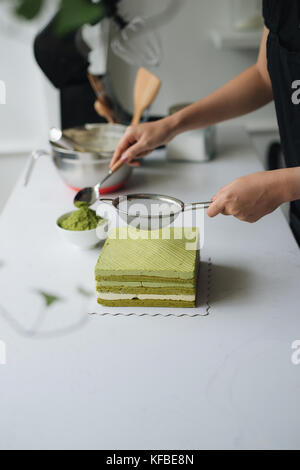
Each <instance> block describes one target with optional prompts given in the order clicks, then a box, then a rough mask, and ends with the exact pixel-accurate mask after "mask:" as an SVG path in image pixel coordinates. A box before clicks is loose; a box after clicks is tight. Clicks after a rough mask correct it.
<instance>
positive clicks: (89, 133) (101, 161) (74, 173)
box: [25, 124, 132, 194]
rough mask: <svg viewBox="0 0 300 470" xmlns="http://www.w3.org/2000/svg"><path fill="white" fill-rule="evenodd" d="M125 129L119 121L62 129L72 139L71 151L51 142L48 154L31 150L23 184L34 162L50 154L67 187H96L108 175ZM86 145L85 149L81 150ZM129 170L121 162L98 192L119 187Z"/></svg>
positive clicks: (105, 191) (110, 190)
mask: <svg viewBox="0 0 300 470" xmlns="http://www.w3.org/2000/svg"><path fill="white" fill-rule="evenodd" d="M125 130H126V127H125V126H121V125H119V124H87V125H86V126H84V127H77V128H74V129H68V130H66V131H64V133H65V135H66V136H67V137H69V138H72V141H73V142H74V150H68V149H64V148H62V147H61V146H60V145H59V144H55V143H53V142H50V145H51V153H49V152H47V151H44V150H38V151H35V152H33V154H32V158H31V164H30V167H29V169H28V172H27V175H26V182H25V184H28V182H29V179H30V176H31V173H32V170H33V167H34V165H35V162H36V161H37V160H38V159H39V158H40V157H42V156H50V157H52V160H53V162H54V165H55V166H56V168H57V170H58V172H59V174H60V176H61V178H62V179H63V180H64V182H65V183H66V184H67V185H68V186H71V187H72V188H75V189H82V188H85V187H90V186H95V185H96V184H98V183H99V182H100V181H102V180H103V179H104V177H105V176H106V175H107V172H108V169H109V163H110V161H111V159H112V156H113V153H114V150H115V147H116V145H117V144H118V142H119V140H120V139H121V137H122V136H123V134H124V132H125ZM85 148H87V149H88V151H82V150H84V149H85ZM96 150H97V151H96ZM131 172H132V167H130V166H129V165H123V166H122V167H121V168H120V169H119V170H118V171H116V172H115V173H114V174H112V175H111V177H110V178H109V179H108V180H107V181H106V183H105V184H104V185H103V187H102V188H101V193H102V194H104V193H107V192H113V191H116V190H118V189H119V188H120V187H122V186H123V185H124V184H125V183H126V181H127V180H128V179H129V177H130V175H131Z"/></svg>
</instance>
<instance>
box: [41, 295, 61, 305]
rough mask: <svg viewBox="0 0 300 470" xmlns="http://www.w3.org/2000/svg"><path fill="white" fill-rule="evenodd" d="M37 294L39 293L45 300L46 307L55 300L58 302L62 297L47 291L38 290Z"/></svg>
mask: <svg viewBox="0 0 300 470" xmlns="http://www.w3.org/2000/svg"><path fill="white" fill-rule="evenodd" d="M38 294H40V295H41V296H42V298H43V300H44V301H45V304H46V307H51V305H53V304H54V303H55V302H60V301H61V300H62V299H61V298H60V297H57V296H56V295H52V294H49V293H47V292H43V291H38Z"/></svg>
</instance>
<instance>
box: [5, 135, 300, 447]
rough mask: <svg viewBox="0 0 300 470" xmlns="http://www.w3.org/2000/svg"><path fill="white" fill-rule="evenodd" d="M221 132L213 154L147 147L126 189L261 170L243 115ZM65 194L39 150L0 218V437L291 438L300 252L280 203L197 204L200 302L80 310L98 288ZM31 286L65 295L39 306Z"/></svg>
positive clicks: (138, 441) (178, 191)
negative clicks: (250, 218) (65, 227)
mask: <svg viewBox="0 0 300 470" xmlns="http://www.w3.org/2000/svg"><path fill="white" fill-rule="evenodd" d="M219 137H220V145H219V148H220V151H219V156H218V158H217V159H216V160H215V161H213V162H210V163H204V164H199V165H198V164H188V163H185V164H181V163H167V162H165V161H161V159H157V158H152V159H151V158H148V160H147V161H146V163H145V166H144V167H143V168H141V169H139V170H137V171H136V172H135V175H134V177H133V178H132V181H131V183H130V185H129V186H128V189H127V191H128V192H140V191H147V192H159V193H165V194H170V195H173V196H177V197H179V198H182V199H183V200H184V201H185V202H191V201H198V200H207V198H210V197H211V196H212V195H213V194H214V193H215V192H216V191H217V190H218V189H219V188H220V186H222V185H224V184H226V183H228V182H230V181H231V180H232V179H234V178H235V177H237V176H240V175H243V174H247V173H250V172H253V171H259V170H261V167H260V163H259V161H258V159H257V158H256V156H255V153H254V150H253V149H252V148H251V145H250V143H249V139H248V137H247V135H246V133H245V132H244V131H242V130H241V129H240V128H235V127H230V126H225V127H221V128H220V131H219ZM72 196H73V193H72V191H71V190H69V189H68V188H66V187H65V186H64V185H63V183H62V182H61V181H60V179H59V177H58V175H57V173H56V171H55V169H54V167H53V166H52V163H51V162H50V160H48V159H47V158H45V159H43V160H42V161H40V162H39V163H38V166H37V168H36V170H35V172H34V175H33V178H32V181H31V184H30V186H29V188H28V189H24V188H23V187H22V184H21V181H20V182H19V183H18V185H17V186H16V188H15V190H14V192H13V194H12V196H11V198H10V200H9V202H8V204H7V206H6V209H5V210H4V212H3V214H2V215H1V218H0V286H1V293H0V305H1V308H0V340H2V341H4V342H5V343H6V349H7V365H6V366H0V416H1V419H0V448H1V449H20V448H22V449H23V448H25V449H48V448H50V449H66V448H67V449H76V448H78V449H215V448H222V449H245V448H256V449H260V448H272V449H279V448H284V449H285V448H298V449H299V448H300V431H299V422H300V405H299V390H300V366H298V367H297V366H294V365H293V364H292V362H291V356H292V349H291V345H292V343H293V341H295V340H297V339H300V312H299V274H300V256H299V249H298V247H297V245H296V243H295V241H294V239H293V237H292V235H291V232H290V229H289V227H288V225H287V222H286V221H285V219H284V217H283V215H282V213H281V211H280V210H278V211H276V212H275V213H274V214H272V215H270V216H268V217H266V218H265V219H264V220H262V221H260V222H259V223H257V224H254V225H248V224H244V223H241V222H239V221H237V220H235V219H233V218H228V217H223V216H219V217H218V218H216V219H214V220H208V219H207V220H206V241H205V246H204V250H203V256H204V257H205V258H206V259H208V258H209V257H211V258H212V263H213V267H212V290H211V296H210V303H211V306H212V308H211V313H210V315H209V316H207V317H197V318H172V317H171V318H162V317H157V318H150V317H143V318H136V317H114V318H113V317H109V316H107V317H100V316H94V317H90V316H88V314H87V313H88V309H89V306H90V303H91V300H92V301H93V298H89V297H85V296H84V295H82V294H80V293H79V292H78V288H79V287H80V288H84V289H85V290H88V291H91V294H92V295H93V290H94V284H93V269H94V266H95V263H96V260H97V257H98V253H99V249H98V250H92V251H90V252H80V251H77V250H76V249H75V248H73V247H72V246H69V245H66V244H64V243H63V242H62V241H61V240H60V238H58V234H57V233H56V229H55V220H56V218H57V217H58V216H59V215H61V214H62V213H63V212H67V211H68V210H69V209H71V208H72ZM37 222H38V223H37ZM37 290H42V291H46V292H47V293H51V294H55V295H57V296H59V297H61V299H62V300H61V301H59V302H56V303H55V304H53V305H52V306H51V307H50V308H48V309H45V308H44V307H43V302H42V298H41V297H40V295H39V294H38V293H37Z"/></svg>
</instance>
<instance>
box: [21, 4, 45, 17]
mask: <svg viewBox="0 0 300 470" xmlns="http://www.w3.org/2000/svg"><path fill="white" fill-rule="evenodd" d="M44 1H45V0H18V5H17V7H16V13H17V15H19V16H22V17H23V18H25V19H27V20H32V19H33V18H35V17H36V16H37V15H38V14H39V13H40V11H41V9H42V7H43V5H44Z"/></svg>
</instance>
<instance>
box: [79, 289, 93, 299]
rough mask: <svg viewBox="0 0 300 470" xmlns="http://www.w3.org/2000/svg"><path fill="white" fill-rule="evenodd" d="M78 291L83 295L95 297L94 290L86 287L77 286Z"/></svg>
mask: <svg viewBox="0 0 300 470" xmlns="http://www.w3.org/2000/svg"><path fill="white" fill-rule="evenodd" d="M77 292H78V293H79V294H80V295H82V296H83V297H93V295H94V294H93V292H92V291H90V290H87V289H85V287H81V286H79V287H78V288H77Z"/></svg>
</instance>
